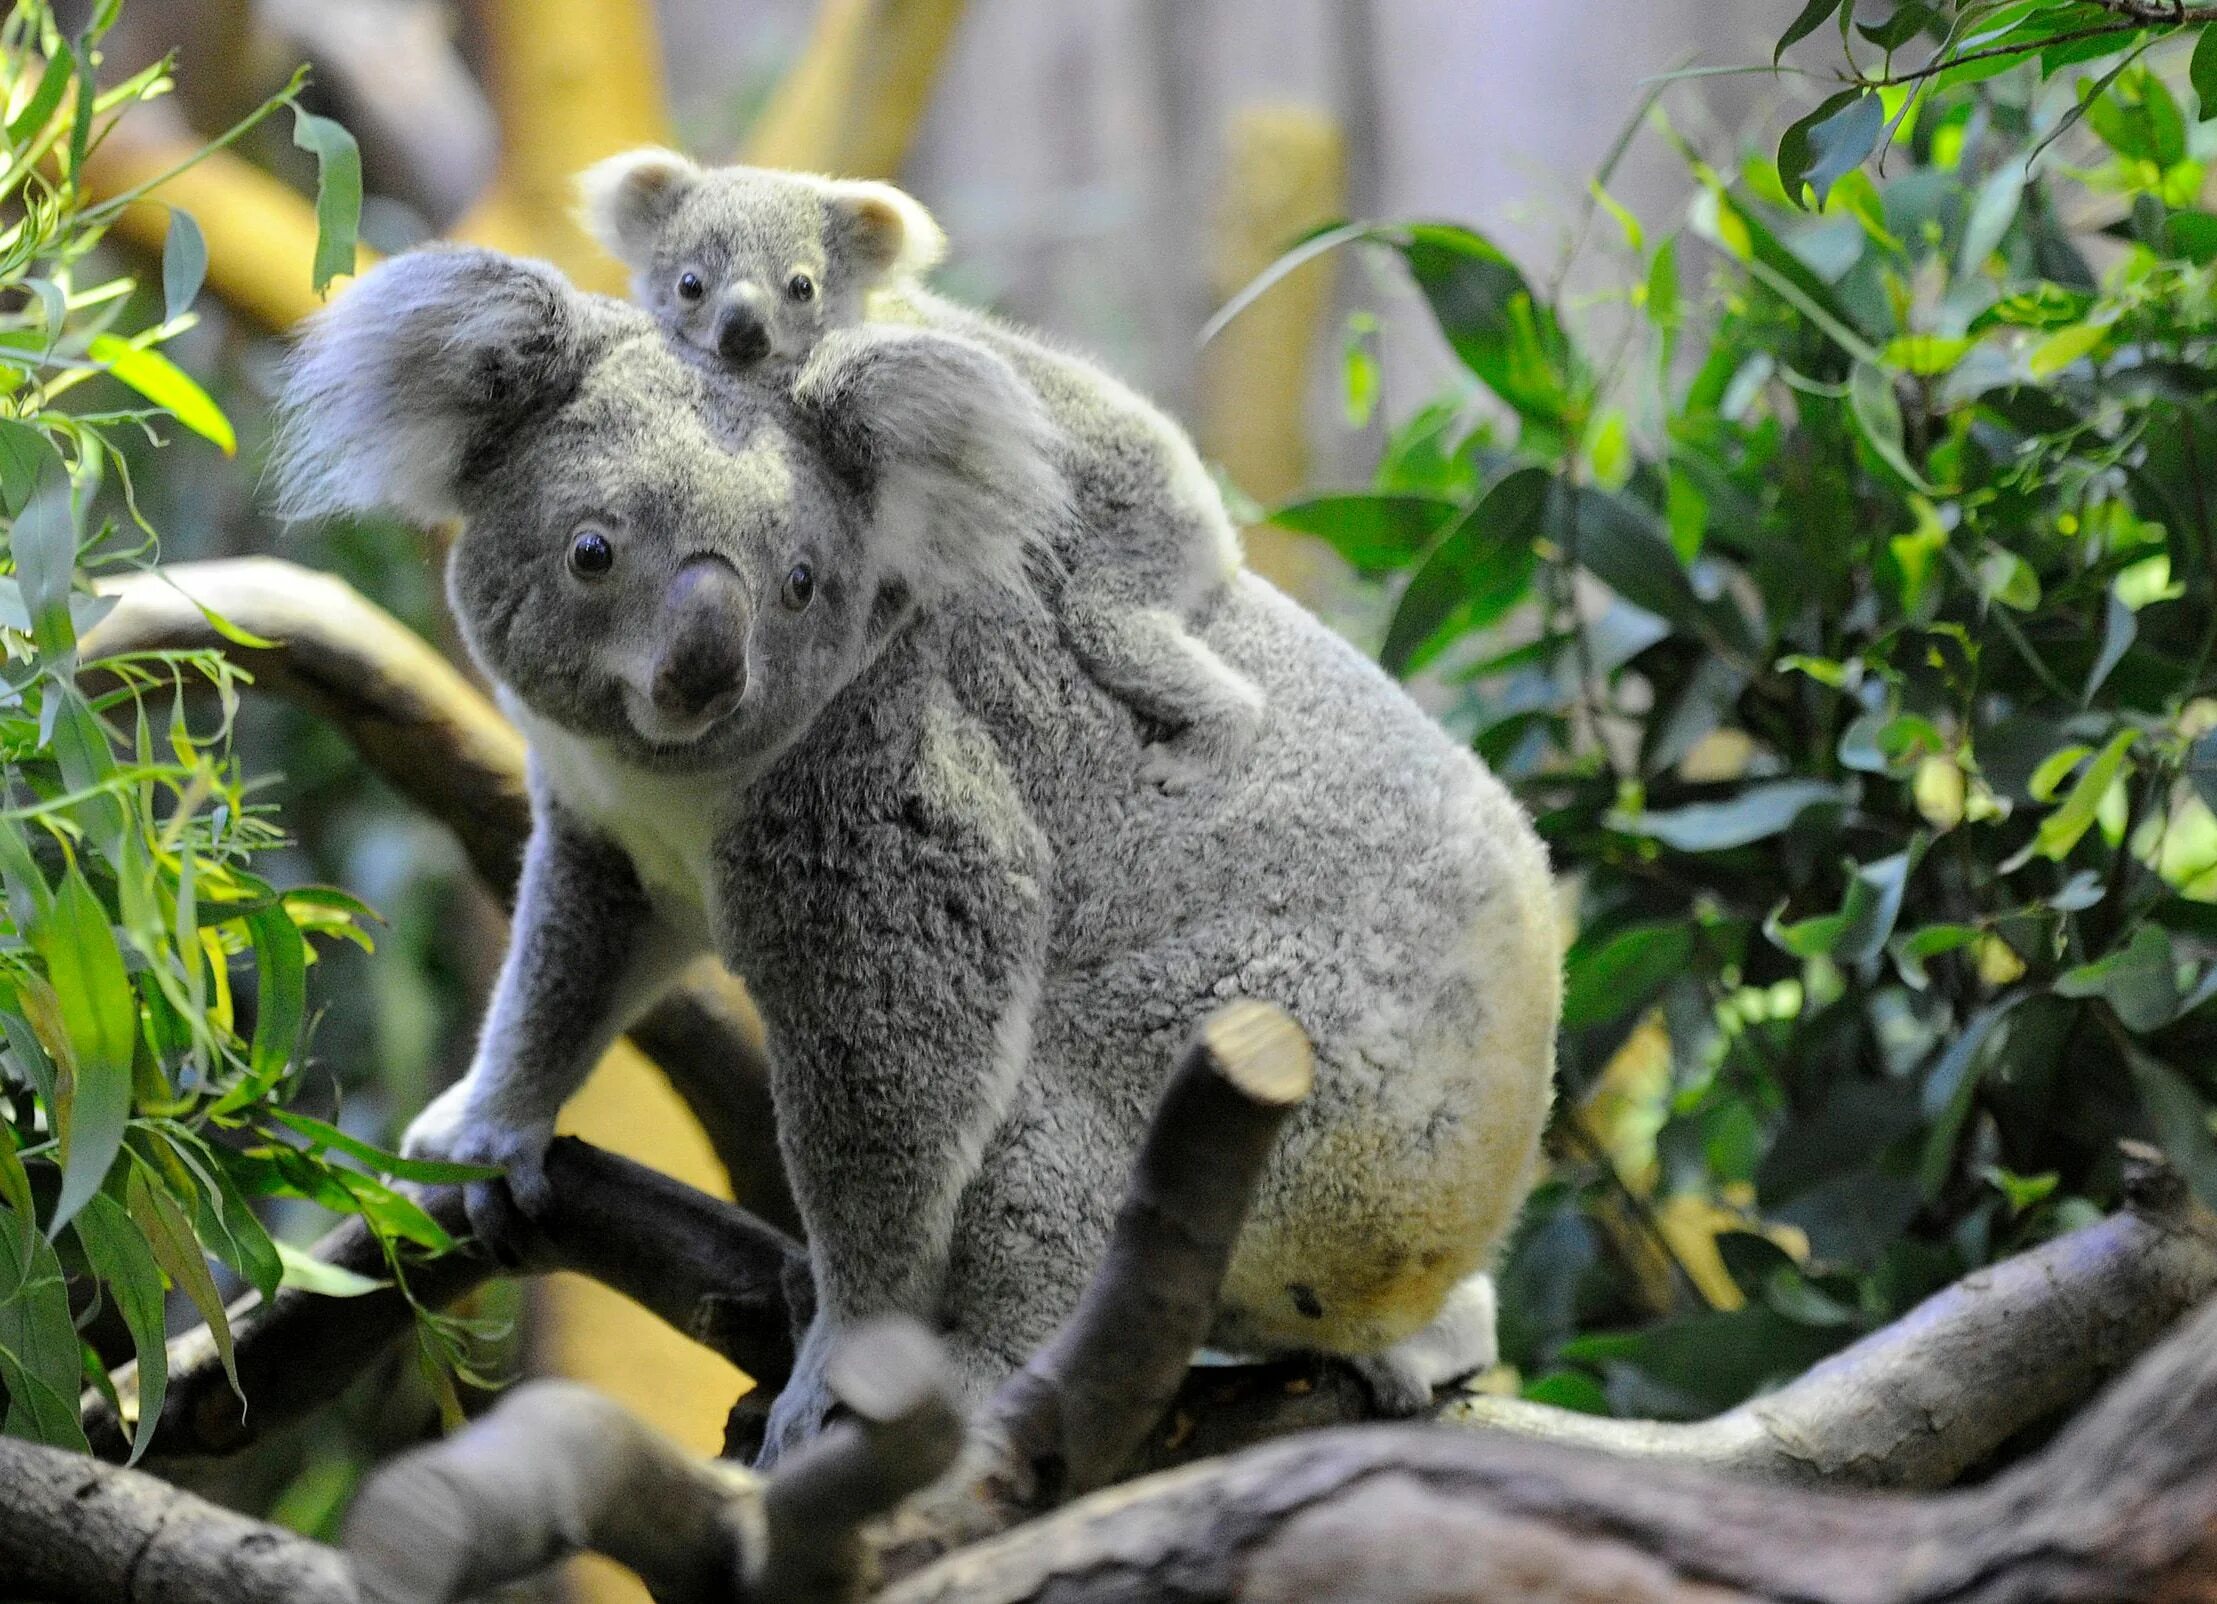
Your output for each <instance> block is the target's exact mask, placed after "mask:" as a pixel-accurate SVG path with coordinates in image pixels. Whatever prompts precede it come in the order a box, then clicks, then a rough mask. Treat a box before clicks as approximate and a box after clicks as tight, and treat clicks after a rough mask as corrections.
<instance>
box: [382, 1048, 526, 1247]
mask: <svg viewBox="0 0 2217 1604" xmlns="http://www.w3.org/2000/svg"><path fill="white" fill-rule="evenodd" d="M472 1093H473V1088H472V1086H471V1085H470V1082H469V1081H468V1080H467V1079H464V1080H461V1081H457V1082H456V1083H455V1084H454V1085H452V1086H449V1087H448V1088H447V1089H446V1090H445V1091H443V1092H441V1093H440V1094H439V1095H438V1096H437V1097H436V1098H434V1099H433V1100H432V1101H431V1103H430V1105H429V1106H428V1107H426V1108H425V1109H424V1111H423V1112H422V1113H421V1114H418V1115H417V1116H416V1118H415V1119H414V1121H413V1122H412V1123H410V1125H409V1127H408V1130H407V1132H406V1134H404V1135H403V1136H402V1137H401V1139H400V1153H401V1156H402V1157H403V1158H418V1159H438V1160H443V1161H445V1162H447V1163H451V1164H484V1165H490V1166H493V1167H495V1168H498V1169H500V1170H501V1171H503V1172H504V1173H503V1174H502V1176H501V1178H500V1179H499V1180H497V1181H473V1182H471V1183H470V1185H469V1188H468V1190H467V1191H466V1192H465V1193H464V1194H463V1196H464V1204H465V1207H467V1209H468V1210H469V1217H470V1230H471V1232H472V1233H473V1234H474V1235H475V1236H476V1237H477V1238H478V1240H479V1241H481V1242H483V1243H484V1244H485V1246H486V1247H487V1248H488V1249H489V1250H490V1251H491V1252H492V1254H493V1256H494V1258H496V1259H498V1260H500V1261H501V1262H502V1263H504V1264H513V1263H515V1262H516V1261H517V1260H518V1259H519V1258H520V1257H521V1243H522V1239H523V1236H524V1233H525V1231H526V1229H527V1228H528V1224H529V1221H530V1220H531V1219H532V1217H533V1216H535V1215H538V1214H541V1213H543V1212H544V1211H545V1210H546V1208H547V1207H548V1206H549V1204H550V1203H551V1202H552V1194H551V1192H550V1190H549V1188H548V1184H547V1172H546V1158H547V1147H548V1144H549V1143H551V1142H552V1141H553V1140H554V1127H553V1124H552V1123H551V1122H547V1123H544V1124H541V1123H537V1122H532V1123H519V1124H507V1123H504V1122H501V1121H498V1120H493V1119H488V1118H486V1117H485V1113H484V1111H483V1110H482V1109H481V1108H478V1107H476V1106H474V1098H473V1096H472Z"/></svg>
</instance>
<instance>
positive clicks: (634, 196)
mask: <svg viewBox="0 0 2217 1604" xmlns="http://www.w3.org/2000/svg"><path fill="white" fill-rule="evenodd" d="M581 188H582V190H583V192H584V196H585V202H584V214H585V217H586V219H587V221H588V224H589V225H590V226H591V227H592V228H593V230H594V232H595V234H596V236H597V237H598V238H599V239H600V240H601V241H602V243H603V244H605V245H606V246H607V247H608V248H609V249H610V250H611V251H612V252H613V253H614V254H615V255H616V256H617V257H619V258H620V259H621V260H622V261H624V262H625V264H626V265H628V266H629V267H630V268H631V269H632V273H633V279H632V283H633V289H634V292H635V293H636V294H637V296H638V298H639V301H640V304H641V305H643V306H646V307H647V308H649V309H650V310H651V311H653V312H654V313H655V315H656V316H657V317H659V318H661V319H662V320H663V321H664V322H665V323H666V324H667V325H668V326H669V327H671V328H672V329H674V330H675V331H676V332H677V333H678V334H680V335H681V336H682V337H683V338H685V339H687V340H689V341H691V342H692V343H693V344H695V345H698V346H700V347H701V348H702V349H704V350H709V351H715V350H717V349H719V330H720V328H721V327H722V325H721V323H720V322H719V319H720V318H722V317H723V316H724V315H725V311H726V310H727V309H728V308H730V307H731V306H732V305H733V304H734V303H735V302H743V303H744V305H745V307H747V308H748V309H750V311H751V313H759V315H761V316H763V317H764V318H766V319H767V327H768V331H769V333H768V342H767V351H768V353H769V355H770V356H771V357H772V358H773V359H777V360H785V361H798V360H802V359H805V358H806V357H807V356H808V355H809V354H810V353H811V352H812V351H814V350H815V349H816V347H817V344H818V342H819V341H820V340H821V339H822V338H824V336H825V335H826V334H827V333H828V332H830V331H834V330H838V329H844V328H851V327H853V326H854V325H856V324H858V323H860V322H862V321H863V320H864V318H865V316H868V317H870V318H871V319H873V320H875V321H885V322H900V323H913V324H918V325H921V326H923V327H925V328H929V329H938V330H946V331H950V332H955V333H960V334H964V335H967V336H969V337H970V338H972V339H974V340H976V341H977V342H978V343H980V344H982V345H985V346H987V347H988V348H990V349H992V350H994V351H996V352H998V353H999V354H1000V355H1001V356H1002V357H1003V358H1005V359H1006V360H1007V361H1008V363H1009V365H1010V366H1011V367H1013V368H1014V369H1015V370H1016V371H1017V372H1018V373H1019V374H1020V375H1022V377H1023V380H1024V382H1025V383H1026V384H1027V385H1028V386H1030V387H1031V389H1032V390H1033V392H1034V393H1035V394H1036V395H1037V396H1038V397H1039V399H1040V400H1041V401H1042V402H1043V403H1044V404H1045V406H1046V409H1047V413H1048V416H1049V417H1050V418H1052V420H1053V421H1054V423H1055V425H1056V426H1057V427H1058V428H1059V429H1060V430H1061V432H1062V436H1063V439H1062V442H1061V449H1060V450H1059V451H1058V452H1057V454H1056V460H1057V463H1058V465H1059V466H1060V467H1061V469H1062V470H1063V472H1064V474H1065V475H1066V476H1067V478H1068V479H1069V481H1070V484H1071V486H1072V490H1073V494H1074V496H1075V499H1076V502H1077V517H1076V518H1075V519H1074V520H1072V521H1071V522H1069V523H1067V524H1066V525H1065V526H1064V528H1063V531H1062V537H1061V538H1058V539H1057V540H1056V542H1055V551H1056V555H1057V556H1058V557H1059V558H1060V559H1061V562H1062V566H1063V568H1064V570H1065V574H1066V578H1065V584H1064V587H1063V590H1062V593H1061V595H1060V597H1059V599H1058V604H1057V612H1058V616H1059V617H1060V618H1061V621H1062V627H1063V630H1064V632H1065V634H1066V635H1067V637H1068V639H1069V642H1070V645H1071V647H1072V649H1073V650H1075V651H1076V652H1077V654H1078V657H1079V660H1080V661H1081V662H1083V663H1084V664H1085V665H1086V668H1087V670H1088V671H1089V672H1090V673H1091V674H1092V675H1093V676H1094V678H1095V679H1097V680H1099V681H1100V683H1101V684H1102V685H1103V686H1104V687H1106V688H1107V689H1108V690H1109V691H1110V692H1112V693H1113V694H1114V695H1116V696H1118V697H1119V698H1121V699H1122V700H1123V701H1124V703H1125V704H1126V705H1127V706H1129V707H1130V708H1131V709H1132V710H1133V711H1134V712H1136V713H1138V714H1139V715H1140V716H1141V717H1142V718H1143V719H1145V720H1146V721H1147V722H1148V723H1149V725H1150V726H1152V730H1153V733H1155V734H1156V735H1157V736H1158V737H1159V740H1158V741H1157V743H1156V744H1155V745H1154V746H1153V747H1152V748H1151V749H1150V751H1149V752H1148V753H1147V754H1146V757H1145V759H1144V763H1145V768H1146V772H1147V773H1148V774H1149V775H1150V776H1151V777H1152V778H1154V779H1156V780H1158V781H1160V782H1162V783H1164V784H1166V785H1173V786H1174V785H1182V784H1187V783H1191V781H1192V780H1194V779H1195V778H1196V777H1198V776H1199V775H1200V774H1202V773H1204V772H1207V771H1208V770H1210V769H1212V768H1214V769H1221V768H1224V767H1227V766H1229V765H1231V764H1234V763H1236V762H1237V761H1238V759H1239V757H1240V756H1241V754H1242V753H1243V752H1244V751H1245V749H1246V746H1247V743H1248V740H1249V739H1250V738H1251V736H1252V735H1253V733H1254V728H1255V724H1256V719H1257V716H1258V713H1259V697H1258V695H1257V692H1256V690H1255V686H1254V684H1253V682H1252V681H1251V680H1249V679H1248V678H1247V677H1246V676H1244V675H1241V674H1239V673H1237V672H1235V671H1234V670H1233V669H1232V668H1231V667H1230V666H1229V665H1227V664H1226V663H1225V662H1224V660H1223V659H1222V658H1221V657H1220V656H1218V655H1217V654H1216V653H1215V652H1214V651H1212V650H1211V649H1210V648H1209V647H1208V646H1207V645H1206V644H1205V643H1204V642H1203V641H1201V640H1200V639H1199V638H1198V637H1197V636H1196V635H1195V634H1194V633H1193V632H1192V631H1191V629H1190V628H1189V627H1188V626H1189V624H1190V623H1191V622H1192V621H1193V620H1195V619H1196V618H1197V617H1199V616H1200V614H1201V613H1202V612H1203V611H1204V610H1206V608H1207V607H1208V606H1209V605H1211V604H1212V603H1213V602H1214V601H1215V599H1216V598H1217V597H1218V596H1219V595H1221V593H1222V591H1223V588H1224V586H1225V584H1226V582H1227V581H1228V580H1229V579H1230V578H1231V576H1232V575H1233V574H1234V573H1235V572H1237V570H1238V568H1239V563H1240V553H1239V537H1238V534H1237V532H1236V531H1235V530H1234V529H1233V527H1232V524H1231V520H1230V519H1229V518H1228V517H1227V516H1226V515H1225V512H1224V505H1223V498H1222V497H1221V496H1220V495H1218V493H1217V489H1216V486H1215V484H1214V482H1213V481H1212V480H1211V479H1210V478H1209V475H1208V472H1207V470H1206V469H1205V468H1204V467H1203V466H1202V464H1201V460H1200V458H1199V456H1198V455H1197V454H1196V453H1195V452H1194V449H1193V444H1192V442H1191V441H1190V440H1188V439H1187V438H1186V436H1185V433H1184V431H1182V430H1181V429H1179V428H1178V426H1177V425H1176V424H1175V423H1173V422H1171V420H1170V419H1169V418H1167V417H1165V416H1164V415H1163V414H1162V413H1161V412H1160V411H1159V410H1158V409H1157V408H1155V407H1154V406H1152V405H1150V404H1149V403H1148V402H1147V401H1145V400H1144V399H1142V398H1141V397H1140V396H1139V395H1137V394H1136V393H1135V392H1133V391H1132V390H1130V389H1128V388H1126V387H1125V386H1124V385H1122V384H1120V383H1118V382H1117V381H1116V380H1115V379H1113V378H1111V377H1110V376H1109V375H1108V374H1107V373H1105V372H1103V371H1102V370H1101V369H1100V368H1098V367H1096V366H1094V365H1093V364H1091V363H1088V362H1085V361H1082V360H1080V359H1078V358H1076V357H1073V356H1070V355H1067V354H1065V353H1063V352H1061V351H1058V350H1055V349H1054V348H1052V347H1051V346H1049V345H1047V344H1046V343H1045V342H1043V341H1041V340H1039V339H1037V338H1035V337H1033V336H1031V335H1029V334H1026V333H1024V332H1023V331H1021V330H1019V329H1016V328H1014V327H1012V326H1011V325H1009V324H1007V323H1004V322H1001V321H999V320H998V319H995V318H991V317H987V316H985V315H984V314H982V313H978V312H974V311H971V310H968V309H966V308H964V307H960V306H958V305H956V304H955V303H953V302H951V301H946V300H943V299H941V298H940V297H938V296H935V295H932V294H930V293H929V292H927V291H925V290H924V289H922V288H921V286H920V285H919V283H918V276H919V274H920V273H921V272H922V270H923V269H924V268H925V267H928V266H929V265H931V264H932V263H933V262H935V261H936V260H937V259H938V257H939V254H940V251H941V249H942V247H943V243H944V242H943V239H942V237H941V235H940V234H939V231H938V227H937V225H936V224H934V223H933V222H932V221H931V218H930V214H928V213H927V212H925V210H924V209H923V207H922V206H920V205H919V204H918V203H917V202H916V201H915V200H913V199H912V198H910V197H909V196H907V195H904V194H902V193H901V192H900V191H899V190H896V189H893V188H891V187H890V186H888V185H884V184H867V183H857V182H853V181H846V180H835V179H824V178H816V177H812V176H810V175H807V174H800V173H786V172H776V171H771V170H768V169H764V168H756V167H719V168H703V167H699V166H696V165H694V164H693V163H691V162H689V161H687V160H686V159H685V158H684V157H682V156H677V155H674V154H673V153H671V152H668V151H660V150H650V151H637V152H632V153H630V154H629V155H625V156H618V157H613V158H611V159H610V160H609V161H606V162H603V163H602V164H600V165H599V166H598V167H595V168H593V169H592V170H591V171H589V172H588V173H587V174H586V176H585V177H584V179H583V180H582V181H581ZM796 270H801V271H805V272H807V273H808V274H809V275H810V278H811V282H812V283H813V284H814V285H815V286H816V293H815V294H814V295H813V296H812V297H810V298H809V299H807V300H805V301H796V300H795V299H794V298H793V297H792V296H791V295H790V294H788V293H786V289H785V286H787V284H788V283H789V281H790V279H791V275H792V274H793V272H794V271H796ZM687 273H692V274H695V275H697V276H698V278H699V280H700V281H701V282H702V283H703V284H704V285H705V286H706V287H707V288H706V293H705V294H704V295H703V296H702V298H701V299H700V300H699V301H697V302H688V301H687V300H685V299H684V298H683V297H681V296H680V295H679V294H678V293H677V290H676V286H677V284H678V283H679V280H680V279H681V277H682V276H683V275H685V274H687ZM748 349H753V347H751V346H750V347H748Z"/></svg>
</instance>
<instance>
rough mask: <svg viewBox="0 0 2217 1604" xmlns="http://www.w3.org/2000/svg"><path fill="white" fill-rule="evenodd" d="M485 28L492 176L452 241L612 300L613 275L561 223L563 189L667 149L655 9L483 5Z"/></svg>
mask: <svg viewBox="0 0 2217 1604" xmlns="http://www.w3.org/2000/svg"><path fill="white" fill-rule="evenodd" d="M484 19H485V34H486V41H487V47H488V48H487V51H486V56H487V61H488V66H487V69H486V72H487V78H488V80H489V81H488V82H487V84H486V86H485V87H486V91H487V93H488V94H489V95H490V97H491V99H492V102H493V112H494V115H495V117H497V118H498V120H499V123H500V133H501V152H500V172H499V177H498V178H497V179H496V180H495V181H494V184H493V188H492V191H491V193H490V194H489V195H488V196H487V197H486V199H485V200H484V201H483V202H481V203H480V204H479V205H478V206H476V207H475V208H473V209H472V210H471V212H470V215H469V216H467V217H465V218H464V219H463V220H462V222H461V223H460V224H459V225H458V226H457V227H456V229H455V233H456V235H457V237H459V238H461V239H465V240H470V241H472V242H474V243H477V244H481V245H491V246H494V247H496V248H498V249H502V250H511V251H519V252H523V253H526V254H528V255H533V256H541V257H544V258H546V259H547V260H548V261H550V262H552V263H554V265H555V266H557V267H559V268H561V269H562V271H563V272H565V273H567V274H569V275H570V277H572V278H573V279H575V280H576V281H577V282H578V283H579V284H580V285H582V286H583V287H585V288H587V289H595V290H607V291H620V290H622V288H623V277H624V276H623V271H622V269H621V268H619V267H618V266H617V265H616V264H615V263H614V262H612V261H610V260H609V258H608V256H607V255H606V254H605V253H604V252H603V251H602V250H601V249H600V247H598V246H597V245H595V244H594V243H593V242H592V241H591V240H590V239H588V238H587V237H586V235H585V233H584V231H583V230H581V229H580V228H579V227H578V226H577V223H576V220H575V218H574V217H573V216H572V215H571V208H572V207H573V206H574V205H575V204H576V200H575V197H574V194H573V192H572V190H571V184H572V182H573V181H574V180H575V178H576V176H577V174H578V173H579V172H580V171H582V170H583V169H585V168H586V167H589V166H591V165H592V164H593V163H594V162H596V161H598V160H600V159H601V158H602V157H603V156H610V155H614V154H615V153H616V152H617V151H620V150H628V149H630V148H631V147H632V146H634V145H655V144H663V143H666V142H667V141H668V140H669V137H670V129H669V112H668V108H667V106H666V104H665V101H664V98H663V93H662V56H661V46H660V43H659V41H658V39H657V36H656V27H655V16H654V7H653V6H652V5H651V4H647V3H645V0H486V4H485V7H484Z"/></svg>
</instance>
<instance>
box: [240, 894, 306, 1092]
mask: <svg viewBox="0 0 2217 1604" xmlns="http://www.w3.org/2000/svg"><path fill="white" fill-rule="evenodd" d="M246 928H247V932H248V934H249V935H251V936H252V937H253V939H254V976H255V983H256V988H257V992H258V996H259V1003H258V1006H259V1008H260V1012H259V1013H258V1014H257V1015H256V1016H255V1020H254V1043H253V1046H252V1048H251V1049H250V1050H249V1053H248V1058H247V1062H248V1065H249V1067H250V1068H251V1070H252V1071H253V1076H254V1079H255V1080H256V1081H258V1082H260V1083H262V1084H264V1085H275V1084H276V1082H277V1078H278V1077H279V1076H280V1075H282V1074H283V1073H284V1072H285V1066H286V1065H287V1064H289V1063H291V1062H292V1056H293V1051H294V1049H295V1048H297V1047H298V1046H299V1045H300V1030H301V1026H302V1025H303V1024H304V1023H305V1022H306V1020H307V1017H308V949H307V943H305V942H304V941H302V940H301V938H300V930H299V927H298V926H296V925H295V924H294V923H293V921H292V916H291V915H290V914H288V913H287V912H286V911H285V908H284V905H283V904H282V903H279V904H276V905H274V906H271V907H267V908H261V909H257V910H256V911H255V912H253V913H250V914H248V915H247V917H246Z"/></svg>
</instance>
